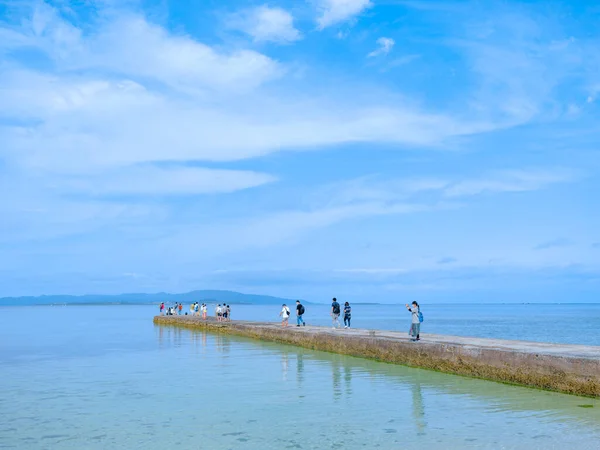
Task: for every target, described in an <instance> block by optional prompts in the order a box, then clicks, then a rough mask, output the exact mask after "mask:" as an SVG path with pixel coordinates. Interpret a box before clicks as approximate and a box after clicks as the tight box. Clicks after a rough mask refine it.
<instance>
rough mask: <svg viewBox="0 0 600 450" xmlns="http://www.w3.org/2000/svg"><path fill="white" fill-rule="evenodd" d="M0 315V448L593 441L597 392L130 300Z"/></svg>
mask: <svg viewBox="0 0 600 450" xmlns="http://www.w3.org/2000/svg"><path fill="white" fill-rule="evenodd" d="M2 313H3V314H1V315H0V363H1V364H0V375H1V377H2V380H3V389H2V391H1V393H0V448H18V449H46V448H47V449H83V448H85V449H103V448H111V449H113V448H122V449H132V448H145V449H166V448H173V447H175V446H179V447H180V448H186V449H187V448H197V449H229V448H235V449H237V448H249V449H255V448H256V449H283V448H302V449H317V448H318V449H329V448H332V449H335V448H344V449H354V448H382V449H395V448H489V449H499V448H506V449H509V448H510V449H512V448H515V449H521V448H523V449H524V448H528V449H536V448H540V449H551V448H557V449H558V448H560V449H565V448H578V449H595V448H598V446H597V442H600V401H597V400H590V399H586V398H579V397H574V396H567V395H561V394H554V393H548V392H542V391H537V390H533V389H526V388H519V387H514V386H507V385H502V384H497V383H492V382H486V381H481V380H472V379H468V378H462V377H457V376H452V375H445V374H440V373H435V372H429V371H424V370H418V369H410V368H405V367H400V366H394V365H389V364H383V363H376V362H371V361H366V360H362V359H359V358H351V357H346V356H341V355H334V354H328V353H323V352H315V351H309V350H305V349H300V348H296V347H290V346H282V345H277V344H271V343H265V342H260V341H253V340H248V339H243V338H233V337H227V336H218V335H211V334H206V333H202V332H196V331H192V330H185V329H177V328H168V327H159V326H154V325H153V324H152V321H151V317H152V314H153V313H154V311H153V310H152V309H150V308H144V307H124V306H121V307H114V306H112V307H67V308H51V307H44V308H5V309H3V310H2ZM585 405H592V407H591V408H589V407H588V408H584V407H581V406H585Z"/></svg>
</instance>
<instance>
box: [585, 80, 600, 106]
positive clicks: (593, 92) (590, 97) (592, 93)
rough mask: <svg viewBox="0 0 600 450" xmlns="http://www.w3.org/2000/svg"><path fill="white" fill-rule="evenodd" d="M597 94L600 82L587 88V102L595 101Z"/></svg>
mask: <svg viewBox="0 0 600 450" xmlns="http://www.w3.org/2000/svg"><path fill="white" fill-rule="evenodd" d="M598 94H600V84H598V85H595V86H592V87H591V88H590V89H589V95H588V97H587V102H588V103H594V102H595V101H596V99H597V98H598Z"/></svg>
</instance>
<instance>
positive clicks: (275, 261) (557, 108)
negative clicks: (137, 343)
mask: <svg viewBox="0 0 600 450" xmlns="http://www.w3.org/2000/svg"><path fill="white" fill-rule="evenodd" d="M599 24H600V6H594V2H590V1H582V2H573V1H571V2H547V1H544V2H531V1H529V2H508V1H502V2H494V1H489V2H473V3H470V2H463V1H461V2H444V1H441V2H437V1H396V0H308V1H300V0H297V1H286V0H282V1H272V2H268V3H264V2H249V1H227V0H223V1H216V0H205V1H201V2H198V1H196V2H192V1H190V0H178V1H141V0H140V1H137V0H120V1H112V0H99V1H92V0H90V1H86V2H81V1H68V0H60V1H59V0H56V1H48V2H43V1H32V2H29V1H13V0H0V217H1V218H2V220H1V221H0V295H5V296H8V295H37V294H84V293H107V294H110V293H121V292H157V291H173V292H181V291H187V290H191V289H209V288H211V289H212V288H217V289H219V288H224V289H233V290H240V291H243V292H248V293H262V294H271V295H281V296H286V297H300V298H305V299H308V300H313V301H320V300H321V301H326V300H327V299H329V298H330V297H331V296H333V295H337V296H338V297H339V298H344V299H350V300H354V301H356V300H362V301H382V302H396V301H398V302H404V301H407V300H410V299H419V300H421V301H425V302H426V301H431V302H434V301H435V302H443V301H446V302H457V301H479V302H488V301H490V302H491V301H549V302H554V301H561V302H562V301H565V302H567V301H598V299H599V298H600V207H599V201H598V194H599V193H600V178H599V176H598V174H599V173H600V172H599V169H600V153H599V152H600V149H599V143H600V127H599V118H600V107H599V103H600V50H599V49H600V31H598V30H599V27H598V25H599Z"/></svg>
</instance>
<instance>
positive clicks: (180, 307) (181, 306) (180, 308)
mask: <svg viewBox="0 0 600 450" xmlns="http://www.w3.org/2000/svg"><path fill="white" fill-rule="evenodd" d="M182 309H183V305H182V304H181V303H180V304H179V314H181V310H182Z"/></svg>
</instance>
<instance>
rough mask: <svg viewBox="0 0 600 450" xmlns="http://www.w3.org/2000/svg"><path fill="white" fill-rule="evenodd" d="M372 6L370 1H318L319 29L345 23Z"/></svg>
mask: <svg viewBox="0 0 600 450" xmlns="http://www.w3.org/2000/svg"><path fill="white" fill-rule="evenodd" d="M372 6H373V3H372V2H371V1H370V0H318V1H317V7H318V9H319V11H320V15H319V17H318V18H317V23H318V25H319V29H321V30H322V29H324V28H327V27H329V26H331V25H335V24H338V23H342V22H346V21H348V20H350V19H353V18H354V17H356V16H358V15H359V14H360V13H362V12H363V11H364V10H366V9H368V8H370V7H372Z"/></svg>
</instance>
